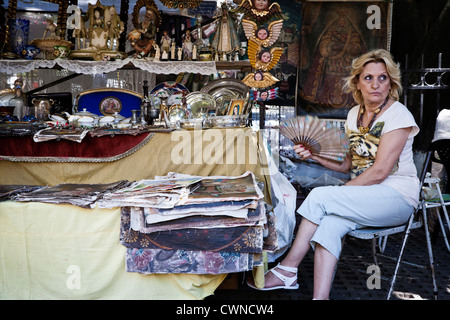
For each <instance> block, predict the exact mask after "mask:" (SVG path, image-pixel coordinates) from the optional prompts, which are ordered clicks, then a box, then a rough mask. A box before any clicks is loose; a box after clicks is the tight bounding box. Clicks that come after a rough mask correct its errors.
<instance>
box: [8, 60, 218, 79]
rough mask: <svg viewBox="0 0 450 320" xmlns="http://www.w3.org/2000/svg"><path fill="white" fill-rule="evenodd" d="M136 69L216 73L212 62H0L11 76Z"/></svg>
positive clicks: (167, 72)
mask: <svg viewBox="0 0 450 320" xmlns="http://www.w3.org/2000/svg"><path fill="white" fill-rule="evenodd" d="M129 63H131V64H133V65H134V66H135V67H136V68H139V69H141V70H144V71H148V72H151V73H158V74H171V73H172V74H178V73H180V72H186V73H199V74H202V75H210V74H215V73H217V68H216V63H215V62H214V61H150V60H145V59H134V58H126V59H123V60H116V61H85V60H67V59H55V60H0V72H4V73H8V74H13V73H25V72H30V71H32V70H35V69H38V68H53V67H55V65H59V66H60V67H62V68H64V69H67V70H69V71H72V72H75V73H80V74H81V73H82V74H91V75H92V74H102V73H108V72H111V71H116V70H118V69H121V68H123V67H124V66H125V65H127V64H129Z"/></svg>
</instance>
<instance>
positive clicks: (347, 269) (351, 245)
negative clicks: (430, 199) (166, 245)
mask: <svg viewBox="0 0 450 320" xmlns="http://www.w3.org/2000/svg"><path fill="white" fill-rule="evenodd" d="M401 240H402V237H401V235H395V236H391V237H389V240H388V242H387V246H386V250H385V254H386V255H389V254H392V255H396V254H397V252H398V247H399V246H400V243H401ZM433 253H434V260H435V270H436V279H437V285H438V299H439V300H450V252H449V251H448V250H447V248H446V246H445V243H444V240H443V237H442V235H441V234H438V235H437V236H435V237H434V239H433ZM404 261H407V262H411V263H415V264H421V265H428V261H429V260H428V253H427V249H426V242H425V236H424V232H423V230H422V229H420V230H413V231H412V232H411V235H410V238H409V241H408V244H407V247H406V251H405V258H404ZM379 262H380V273H381V277H382V280H381V283H380V288H379V289H376V288H375V289H369V288H368V286H367V282H368V278H369V277H370V276H371V274H372V273H370V274H368V273H366V271H367V267H368V266H369V265H371V264H373V259H372V255H371V242H370V241H368V240H356V239H352V238H347V240H346V243H345V246H344V249H343V253H342V257H341V260H340V262H339V264H338V268H337V271H336V275H335V279H334V282H333V287H332V290H331V295H330V299H331V300H384V299H386V295H387V292H388V289H389V284H390V281H389V278H390V276H391V274H392V271H393V269H394V266H395V262H394V261H392V260H390V259H387V258H384V257H379ZM273 265H275V263H274V264H273ZM269 266H272V264H271V265H269ZM357 268H359V269H360V270H357ZM246 276H248V275H245V274H239V275H238V276H237V277H236V278H237V281H236V284H237V288H236V289H219V290H216V292H215V294H214V295H213V296H210V297H208V298H207V300H210V301H215V300H311V298H312V290H313V252H312V251H310V252H309V253H308V255H307V256H306V258H305V260H304V261H303V263H302V264H301V265H300V268H299V276H298V277H299V278H298V279H299V283H300V288H299V289H298V290H273V291H264V292H263V291H257V290H254V289H251V288H250V287H248V286H247V285H246V283H245V277H246ZM371 283H372V282H371ZM391 299H392V300H432V299H433V286H432V280H431V273H430V271H429V269H428V268H425V269H422V268H418V267H416V266H411V265H407V264H402V267H401V269H400V273H399V276H398V278H397V281H396V286H395V288H394V293H393V296H392V298H391Z"/></svg>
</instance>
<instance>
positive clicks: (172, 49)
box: [170, 42, 177, 61]
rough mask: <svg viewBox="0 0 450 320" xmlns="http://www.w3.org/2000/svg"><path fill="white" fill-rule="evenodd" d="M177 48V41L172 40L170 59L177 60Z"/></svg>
mask: <svg viewBox="0 0 450 320" xmlns="http://www.w3.org/2000/svg"><path fill="white" fill-rule="evenodd" d="M176 50H177V48H176V47H175V42H172V43H171V45H170V60H172V61H173V60H175V52H176Z"/></svg>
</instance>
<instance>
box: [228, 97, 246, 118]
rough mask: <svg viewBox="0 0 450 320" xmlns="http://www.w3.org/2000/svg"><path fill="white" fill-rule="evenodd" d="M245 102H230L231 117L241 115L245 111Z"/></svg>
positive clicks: (239, 100) (235, 100)
mask: <svg viewBox="0 0 450 320" xmlns="http://www.w3.org/2000/svg"><path fill="white" fill-rule="evenodd" d="M244 102H245V101H244V100H243V99H234V100H231V102H230V107H229V109H228V115H229V116H236V115H240V114H242V112H243V109H244Z"/></svg>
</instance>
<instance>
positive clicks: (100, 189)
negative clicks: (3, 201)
mask: <svg viewBox="0 0 450 320" xmlns="http://www.w3.org/2000/svg"><path fill="white" fill-rule="evenodd" d="M127 185H129V181H127V180H121V181H118V182H113V183H106V184H78V183H62V184H58V185H56V186H51V187H41V188H39V189H37V190H33V191H30V192H21V193H19V194H17V195H14V196H12V197H11V198H12V200H15V201H21V202H29V201H35V202H45V203H53V204H71V205H74V206H78V207H82V208H92V207H93V206H95V203H96V202H97V201H98V200H99V199H101V198H102V197H103V195H105V194H107V193H109V192H114V191H115V190H117V189H121V188H123V187H126V186H127Z"/></svg>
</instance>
